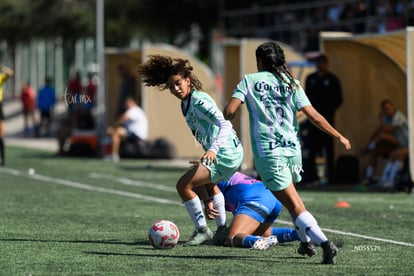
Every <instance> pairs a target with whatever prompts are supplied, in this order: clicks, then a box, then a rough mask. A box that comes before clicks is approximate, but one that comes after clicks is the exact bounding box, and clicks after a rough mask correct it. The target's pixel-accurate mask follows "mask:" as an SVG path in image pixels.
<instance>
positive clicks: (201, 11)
mask: <svg viewBox="0 0 414 276" xmlns="http://www.w3.org/2000/svg"><path fill="white" fill-rule="evenodd" d="M218 2H219V0H199V1H197V0H175V1H171V0H140V1H136V0H122V1H116V0H105V1H104V6H105V23H104V24H105V25H104V29H105V46H107V47H127V46H128V45H129V43H130V42H131V39H133V38H140V39H149V40H150V41H154V42H165V43H168V44H172V45H175V46H178V47H180V46H182V44H184V43H185V42H186V41H188V40H189V39H190V36H191V35H192V34H191V32H190V29H191V26H192V24H194V23H196V24H197V25H198V26H199V28H200V31H201V41H200V46H201V47H200V49H199V51H200V53H199V54H200V55H201V56H205V57H207V56H208V45H209V43H208V42H209V39H210V37H209V36H210V32H211V29H212V28H214V27H215V25H216V23H217V19H218ZM95 5H96V1H95V0H59V1H50V0H34V1H33V0H2V1H0V42H1V41H6V42H7V45H9V46H10V49H11V50H12V54H13V49H14V46H15V45H16V44H17V43H24V42H28V41H30V40H32V39H56V40H59V41H60V42H61V43H62V45H63V48H64V55H65V62H66V64H71V63H72V62H73V59H74V48H75V43H76V41H77V40H78V39H80V38H84V37H91V36H92V37H93V36H94V35H95V29H96V28H95V25H96V23H95V22H96V6H95ZM178 37H180V39H177V38H178Z"/></svg>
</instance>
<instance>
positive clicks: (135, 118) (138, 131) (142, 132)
mask: <svg viewBox="0 0 414 276" xmlns="http://www.w3.org/2000/svg"><path fill="white" fill-rule="evenodd" d="M126 115H127V117H128V120H127V121H126V122H125V128H126V129H127V131H128V133H133V134H134V135H136V136H137V137H138V138H140V139H142V140H146V139H147V138H148V120H147V115H145V112H144V110H142V109H141V108H140V107H139V106H134V107H132V108H130V109H128V110H127V111H126Z"/></svg>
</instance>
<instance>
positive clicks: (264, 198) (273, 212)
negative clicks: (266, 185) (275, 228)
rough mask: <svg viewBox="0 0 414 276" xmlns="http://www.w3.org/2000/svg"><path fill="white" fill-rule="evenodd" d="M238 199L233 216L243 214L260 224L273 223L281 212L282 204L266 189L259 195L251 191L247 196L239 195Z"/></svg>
mask: <svg viewBox="0 0 414 276" xmlns="http://www.w3.org/2000/svg"><path fill="white" fill-rule="evenodd" d="M240 198H241V200H240V201H239V204H238V205H237V208H236V210H235V211H234V212H233V215H241V214H244V215H247V216H249V217H251V218H253V219H254V220H256V221H258V222H260V223H264V222H268V223H273V222H275V220H276V219H277V218H278V217H279V214H280V212H281V210H282V204H281V203H280V201H279V200H277V199H276V198H275V197H274V196H273V194H272V193H271V192H270V190H268V189H266V190H265V191H261V192H260V193H257V191H254V190H252V191H249V194H243V195H241V196H240Z"/></svg>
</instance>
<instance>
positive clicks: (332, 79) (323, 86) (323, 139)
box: [305, 54, 343, 183]
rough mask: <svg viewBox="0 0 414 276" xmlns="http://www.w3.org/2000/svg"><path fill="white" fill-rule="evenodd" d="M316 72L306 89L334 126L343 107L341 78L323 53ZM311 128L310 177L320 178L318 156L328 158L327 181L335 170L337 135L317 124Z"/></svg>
mask: <svg viewBox="0 0 414 276" xmlns="http://www.w3.org/2000/svg"><path fill="white" fill-rule="evenodd" d="M315 64H316V72H314V73H311V74H310V75H309V76H307V78H306V82H305V92H306V95H307V96H308V98H309V100H310V102H311V103H312V105H313V106H314V107H315V109H316V110H317V111H318V112H319V113H320V114H322V116H324V117H325V118H326V120H327V121H328V122H329V123H330V124H331V125H332V126H334V125H335V124H334V119H335V112H336V110H337V109H338V108H339V107H340V106H341V104H342V101H343V98H342V86H341V82H340V80H339V79H338V77H337V76H336V75H335V74H333V73H332V72H330V70H329V60H328V57H327V56H326V55H323V54H322V55H320V56H318V57H317V58H316V59H315ZM306 127H307V128H308V131H309V137H312V139H309V141H307V143H308V149H309V160H310V161H309V168H308V170H309V174H308V176H309V179H308V181H310V182H313V181H315V180H319V177H318V174H317V168H316V158H317V157H325V158H326V159H325V160H326V175H325V176H326V180H327V181H328V183H329V181H331V180H332V176H333V171H334V148H333V138H332V137H331V136H329V135H327V134H326V133H324V132H323V131H320V130H319V129H318V128H316V127H315V126H314V125H313V124H311V123H309V124H307V125H306Z"/></svg>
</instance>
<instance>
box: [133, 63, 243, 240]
mask: <svg viewBox="0 0 414 276" xmlns="http://www.w3.org/2000/svg"><path fill="white" fill-rule="evenodd" d="M192 70H193V67H192V66H191V65H190V63H189V61H188V60H184V59H180V58H176V59H173V58H171V57H169V56H162V55H152V56H149V60H148V61H146V62H145V63H144V64H142V65H141V66H140V67H139V69H138V72H139V74H140V75H141V77H142V81H143V82H144V84H145V85H146V86H155V87H158V88H159V89H160V90H165V89H169V90H170V92H171V94H172V95H174V96H175V97H177V98H178V99H179V100H181V111H182V113H183V115H184V117H185V120H186V122H187V125H188V127H189V128H190V130H191V132H192V133H193V135H194V137H195V139H196V140H197V141H198V143H200V144H201V145H202V147H203V149H204V151H205V152H204V154H203V155H202V157H201V158H200V164H196V165H194V166H193V167H192V168H190V169H189V170H188V171H187V172H186V173H185V174H184V175H183V176H182V177H181V178H180V179H179V180H178V182H177V192H178V194H179V196H180V197H181V199H182V201H183V203H184V206H185V207H186V209H187V212H188V214H189V215H190V217H191V219H192V220H193V223H194V225H195V228H196V229H195V231H194V234H193V236H192V237H191V238H190V239H189V240H188V241H187V242H186V245H199V244H201V243H203V242H205V241H208V240H210V239H212V238H213V233H212V231H211V230H210V229H209V228H208V226H207V222H206V218H205V216H204V212H203V208H202V206H201V202H200V199H199V197H198V195H197V194H196V193H195V192H194V191H193V188H196V187H199V186H202V185H206V184H209V183H211V182H212V183H217V182H219V181H220V180H227V179H229V178H230V177H231V176H232V175H233V173H234V172H236V171H237V170H238V168H239V167H240V165H241V163H242V161H243V148H242V146H241V144H240V142H239V139H238V137H237V135H236V132H235V131H234V129H233V126H232V124H231V123H230V121H227V120H225V119H224V116H223V113H222V112H221V111H220V110H219V108H218V107H217V105H216V103H215V102H214V100H213V99H212V98H211V97H210V96H209V95H208V94H207V93H205V92H203V91H201V90H202V85H201V82H200V81H199V80H198V78H197V77H196V76H195V75H194V74H193V73H192ZM203 199H204V198H203ZM207 207H208V208H210V209H211V210H212V211H213V212H212V214H214V216H215V219H216V224H217V226H218V229H217V232H216V235H215V237H214V238H213V240H214V239H223V238H224V236H225V234H226V231H225V218H226V215H225V212H226V211H225V208H224V197H223V194H222V193H219V194H215V195H214V197H213V200H212V202H209V203H208V205H207ZM221 236H222V237H221Z"/></svg>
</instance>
